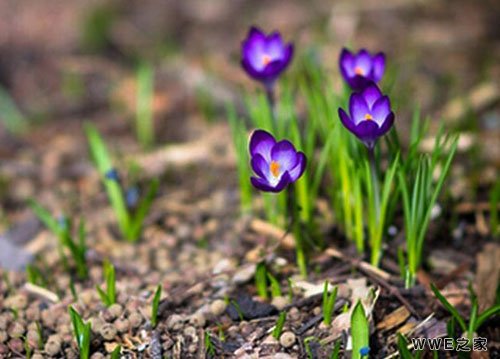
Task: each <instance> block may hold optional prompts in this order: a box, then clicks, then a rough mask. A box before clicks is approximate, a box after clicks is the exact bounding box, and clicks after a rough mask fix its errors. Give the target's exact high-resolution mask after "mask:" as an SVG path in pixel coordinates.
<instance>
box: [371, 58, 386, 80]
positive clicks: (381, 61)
mask: <svg viewBox="0 0 500 359" xmlns="http://www.w3.org/2000/svg"><path fill="white" fill-rule="evenodd" d="M384 72H385V54H384V53H383V52H379V53H378V54H377V55H375V56H374V58H373V68H372V80H373V81H374V82H379V81H380V80H382V77H383V76H384Z"/></svg>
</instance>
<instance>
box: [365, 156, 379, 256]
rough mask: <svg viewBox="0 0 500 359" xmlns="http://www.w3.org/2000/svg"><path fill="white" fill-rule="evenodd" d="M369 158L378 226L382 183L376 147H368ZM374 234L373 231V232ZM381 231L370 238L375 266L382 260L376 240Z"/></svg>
mask: <svg viewBox="0 0 500 359" xmlns="http://www.w3.org/2000/svg"><path fill="white" fill-rule="evenodd" d="M368 160H369V162H370V174H371V181H372V188H373V203H374V207H375V208H374V211H375V220H376V222H377V228H378V227H379V226H380V185H379V178H378V171H377V162H376V160H375V149H374V147H369V148H368ZM371 236H373V231H372V233H371ZM378 236H379V233H378V230H377V234H376V235H375V238H370V240H371V243H372V245H371V247H372V248H371V250H372V253H371V264H372V265H374V266H378V264H379V261H380V248H379V247H380V246H379V245H378V243H375V241H379V239H378Z"/></svg>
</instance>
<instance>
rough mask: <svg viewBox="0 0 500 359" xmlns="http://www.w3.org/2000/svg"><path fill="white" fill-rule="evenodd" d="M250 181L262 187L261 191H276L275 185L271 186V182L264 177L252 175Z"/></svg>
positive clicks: (258, 187)
mask: <svg viewBox="0 0 500 359" xmlns="http://www.w3.org/2000/svg"><path fill="white" fill-rule="evenodd" d="M250 182H251V183H252V185H253V186H254V187H255V188H257V189H260V190H261V191H265V192H274V191H275V189H274V187H273V186H271V185H270V184H269V182H267V180H265V179H263V178H258V177H250Z"/></svg>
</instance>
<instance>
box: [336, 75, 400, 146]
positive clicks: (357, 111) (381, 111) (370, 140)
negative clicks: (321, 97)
mask: <svg viewBox="0 0 500 359" xmlns="http://www.w3.org/2000/svg"><path fill="white" fill-rule="evenodd" d="M349 113H350V115H348V114H347V113H346V112H345V111H344V110H343V109H341V108H339V117H340V120H341V121H342V124H343V125H344V126H345V127H346V128H347V129H348V130H349V131H350V132H352V133H353V134H355V135H356V136H357V137H358V138H359V139H360V140H361V141H363V143H364V144H365V145H366V146H367V147H368V148H370V149H371V148H373V146H375V142H376V140H377V139H378V138H379V137H381V136H383V135H385V134H386V133H387V131H389V130H390V129H391V127H392V125H393V123H394V113H393V112H392V111H391V102H390V100H389V97H387V96H383V95H382V93H381V92H380V90H379V88H378V87H377V85H375V84H374V83H371V84H370V85H368V86H367V87H366V88H365V89H364V90H363V91H362V92H360V93H354V94H352V95H351V97H350V99H349Z"/></svg>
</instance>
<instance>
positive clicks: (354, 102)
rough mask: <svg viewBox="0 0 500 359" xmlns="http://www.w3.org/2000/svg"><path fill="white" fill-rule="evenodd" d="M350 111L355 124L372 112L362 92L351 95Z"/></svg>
mask: <svg viewBox="0 0 500 359" xmlns="http://www.w3.org/2000/svg"><path fill="white" fill-rule="evenodd" d="M349 112H350V113H351V119H352V121H353V122H354V124H355V125H358V124H359V123H360V122H361V121H364V119H365V115H366V114H367V113H370V110H369V108H368V105H367V104H366V101H365V98H364V97H363V96H362V95H361V94H358V93H355V94H352V95H351V98H350V100H349Z"/></svg>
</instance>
